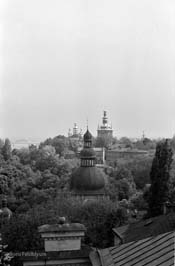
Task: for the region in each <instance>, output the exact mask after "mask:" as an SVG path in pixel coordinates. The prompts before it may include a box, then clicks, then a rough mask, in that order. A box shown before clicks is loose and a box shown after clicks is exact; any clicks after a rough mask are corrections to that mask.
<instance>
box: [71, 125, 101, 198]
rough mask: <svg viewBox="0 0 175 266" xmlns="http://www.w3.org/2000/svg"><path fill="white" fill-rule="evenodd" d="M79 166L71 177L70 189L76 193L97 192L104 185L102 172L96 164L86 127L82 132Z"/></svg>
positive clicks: (90, 137)
mask: <svg viewBox="0 0 175 266" xmlns="http://www.w3.org/2000/svg"><path fill="white" fill-rule="evenodd" d="M80 158H81V166H80V167H79V168H78V169H76V170H75V171H74V172H73V174H72V177H71V184H70V187H71V190H74V191H75V192H76V193H77V192H80V193H82V192H83V193H84V192H88V193H89V192H93V193H94V192H97V191H99V190H102V189H103V188H104V186H105V178H104V174H103V173H102V171H101V170H100V169H98V168H97V167H96V166H95V165H96V156H95V151H94V149H93V148H92V135H91V133H90V132H89V130H88V129H87V131H86V133H85V134H84V148H83V150H82V151H81V152H80Z"/></svg>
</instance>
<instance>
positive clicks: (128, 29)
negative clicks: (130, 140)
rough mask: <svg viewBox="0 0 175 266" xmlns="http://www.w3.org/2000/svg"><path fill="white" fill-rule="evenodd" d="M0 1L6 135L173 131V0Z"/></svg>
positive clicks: (2, 131)
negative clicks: (107, 126) (103, 126)
mask: <svg viewBox="0 0 175 266" xmlns="http://www.w3.org/2000/svg"><path fill="white" fill-rule="evenodd" d="M0 3H1V6H0V9H1V11H0V12H1V14H0V17H1V24H0V41H1V43H0V58H1V59H2V60H0V61H1V62H0V68H1V72H0V78H1V83H0V85H1V91H0V103H1V107H0V121H1V123H0V135H1V137H9V138H14V137H15V138H21V137H26V138H27V137H39V138H41V139H42V138H46V137H49V136H50V137H53V136H56V135H58V134H65V135H67V132H68V129H69V128H72V127H73V123H74V122H77V124H78V125H79V127H81V128H82V129H83V131H84V130H85V129H86V120H87V118H88V121H89V129H90V130H91V131H92V133H93V135H96V129H97V126H98V124H99V123H101V117H102V112H103V110H107V111H108V116H109V119H110V121H111V122H112V125H113V128H114V135H116V136H118V137H121V136H128V137H140V136H141V135H142V131H143V130H144V131H145V133H146V135H147V137H151V138H152V137H172V136H173V135H174V133H175V1H174V0H154V1H153V0H25V1H24V0H1V1H0Z"/></svg>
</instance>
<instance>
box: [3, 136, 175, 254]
mask: <svg viewBox="0 0 175 266" xmlns="http://www.w3.org/2000/svg"><path fill="white" fill-rule="evenodd" d="M122 141H123V142H125V144H126V146H128V145H129V146H128V147H130V148H131V145H138V143H136V144H133V143H132V142H131V141H130V140H128V139H127V138H123V139H122ZM114 143H115V144H117V140H116V139H115V141H114ZM154 143H155V142H154ZM154 143H153V142H151V143H150V141H147V142H146V144H144V145H148V144H149V145H151V147H152V146H153V144H154ZM79 145H80V146H81V145H82V143H77V141H74V140H72V141H69V140H68V138H66V137H64V136H57V137H55V138H53V139H47V140H46V141H45V142H43V143H41V144H40V146H39V147H38V148H37V147H36V146H34V145H31V146H30V147H29V148H23V149H20V150H17V149H14V150H12V149H11V145H10V141H9V140H5V142H4V141H2V140H0V197H1V198H2V197H3V196H4V195H6V196H7V199H8V206H9V208H10V209H11V210H12V212H13V216H12V218H11V220H10V221H9V223H6V224H5V225H4V228H3V232H4V233H3V237H4V239H5V240H6V242H7V243H8V245H9V249H10V250H16V248H17V249H18V250H30V249H40V248H42V244H43V243H42V241H41V239H40V236H39V234H38V232H37V227H38V226H39V225H41V224H44V223H56V222H57V221H58V218H59V216H65V217H66V218H67V220H68V221H79V222H81V223H83V224H85V226H86V227H87V233H86V239H85V242H86V243H87V244H91V245H94V246H96V247H107V246H109V245H112V230H111V229H112V227H114V226H119V225H122V224H124V223H126V222H127V219H128V218H130V217H129V216H128V213H129V212H128V210H129V211H131V212H130V213H132V211H133V210H135V209H137V210H147V208H148V205H147V202H146V201H145V199H148V196H149V197H150V194H149V193H148V189H147V187H148V184H149V183H150V181H152V183H153V181H154V180H156V179H154V177H153V173H156V172H157V170H153V168H154V167H155V159H154V162H153V164H154V167H153V166H152V171H151V180H150V175H149V173H150V170H151V164H152V156H145V155H143V156H142V157H139V158H121V159H119V160H117V162H116V164H115V166H114V167H108V166H107V167H106V168H105V169H104V171H105V174H106V176H107V180H108V184H107V186H106V192H107V193H108V195H109V196H110V200H108V201H107V200H106V201H105V202H104V201H97V202H87V203H86V204H82V203H81V202H79V201H77V200H76V199H75V198H71V195H70V193H69V183H70V177H71V174H72V171H73V169H74V168H76V167H77V166H79V159H78V158H77V157H76V156H74V158H73V159H66V154H67V152H69V151H73V152H76V151H77V149H78V147H79ZM142 145H143V143H142ZM157 149H158V148H157ZM159 150H160V146H159ZM160 153H161V152H158V150H157V151H156V156H158V155H157V154H159V155H160ZM164 154H166V152H164ZM160 157H161V156H159V158H160ZM165 157H166V156H165ZM163 160H164V159H163ZM170 161H171V160H169V162H170ZM156 167H158V168H159V166H158V165H157V166H156ZM166 167H167V168H166V171H167V172H169V170H170V167H169V164H168V166H166ZM162 171H163V170H162ZM166 171H165V172H166ZM167 172H166V173H167ZM166 177H168V176H167V175H166ZM171 177H175V164H174V167H172V170H171ZM173 182H174V183H173ZM174 185H175V178H171V195H174V197H175V190H174V189H173V188H174ZM92 217H93V219H92Z"/></svg>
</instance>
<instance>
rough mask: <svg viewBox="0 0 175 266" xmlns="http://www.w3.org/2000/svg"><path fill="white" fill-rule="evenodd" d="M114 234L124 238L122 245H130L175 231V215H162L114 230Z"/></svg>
mask: <svg viewBox="0 0 175 266" xmlns="http://www.w3.org/2000/svg"><path fill="white" fill-rule="evenodd" d="M113 231H114V233H115V234H116V235H118V236H119V237H120V238H122V240H123V241H122V243H128V242H131V241H136V240H140V239H144V238H147V237H151V236H157V235H159V234H163V233H167V232H171V231H175V213H173V212H172V213H169V214H167V215H161V216H157V217H153V218H150V219H146V220H142V221H139V222H135V223H131V224H129V225H125V226H121V227H118V228H114V229H113Z"/></svg>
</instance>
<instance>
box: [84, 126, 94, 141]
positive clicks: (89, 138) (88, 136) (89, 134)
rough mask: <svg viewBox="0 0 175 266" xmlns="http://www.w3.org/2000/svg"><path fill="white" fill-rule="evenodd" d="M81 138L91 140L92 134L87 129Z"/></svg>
mask: <svg viewBox="0 0 175 266" xmlns="http://www.w3.org/2000/svg"><path fill="white" fill-rule="evenodd" d="M83 139H84V142H86V141H92V135H91V133H90V132H89V130H88V129H87V131H86V133H85V134H84V136H83Z"/></svg>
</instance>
